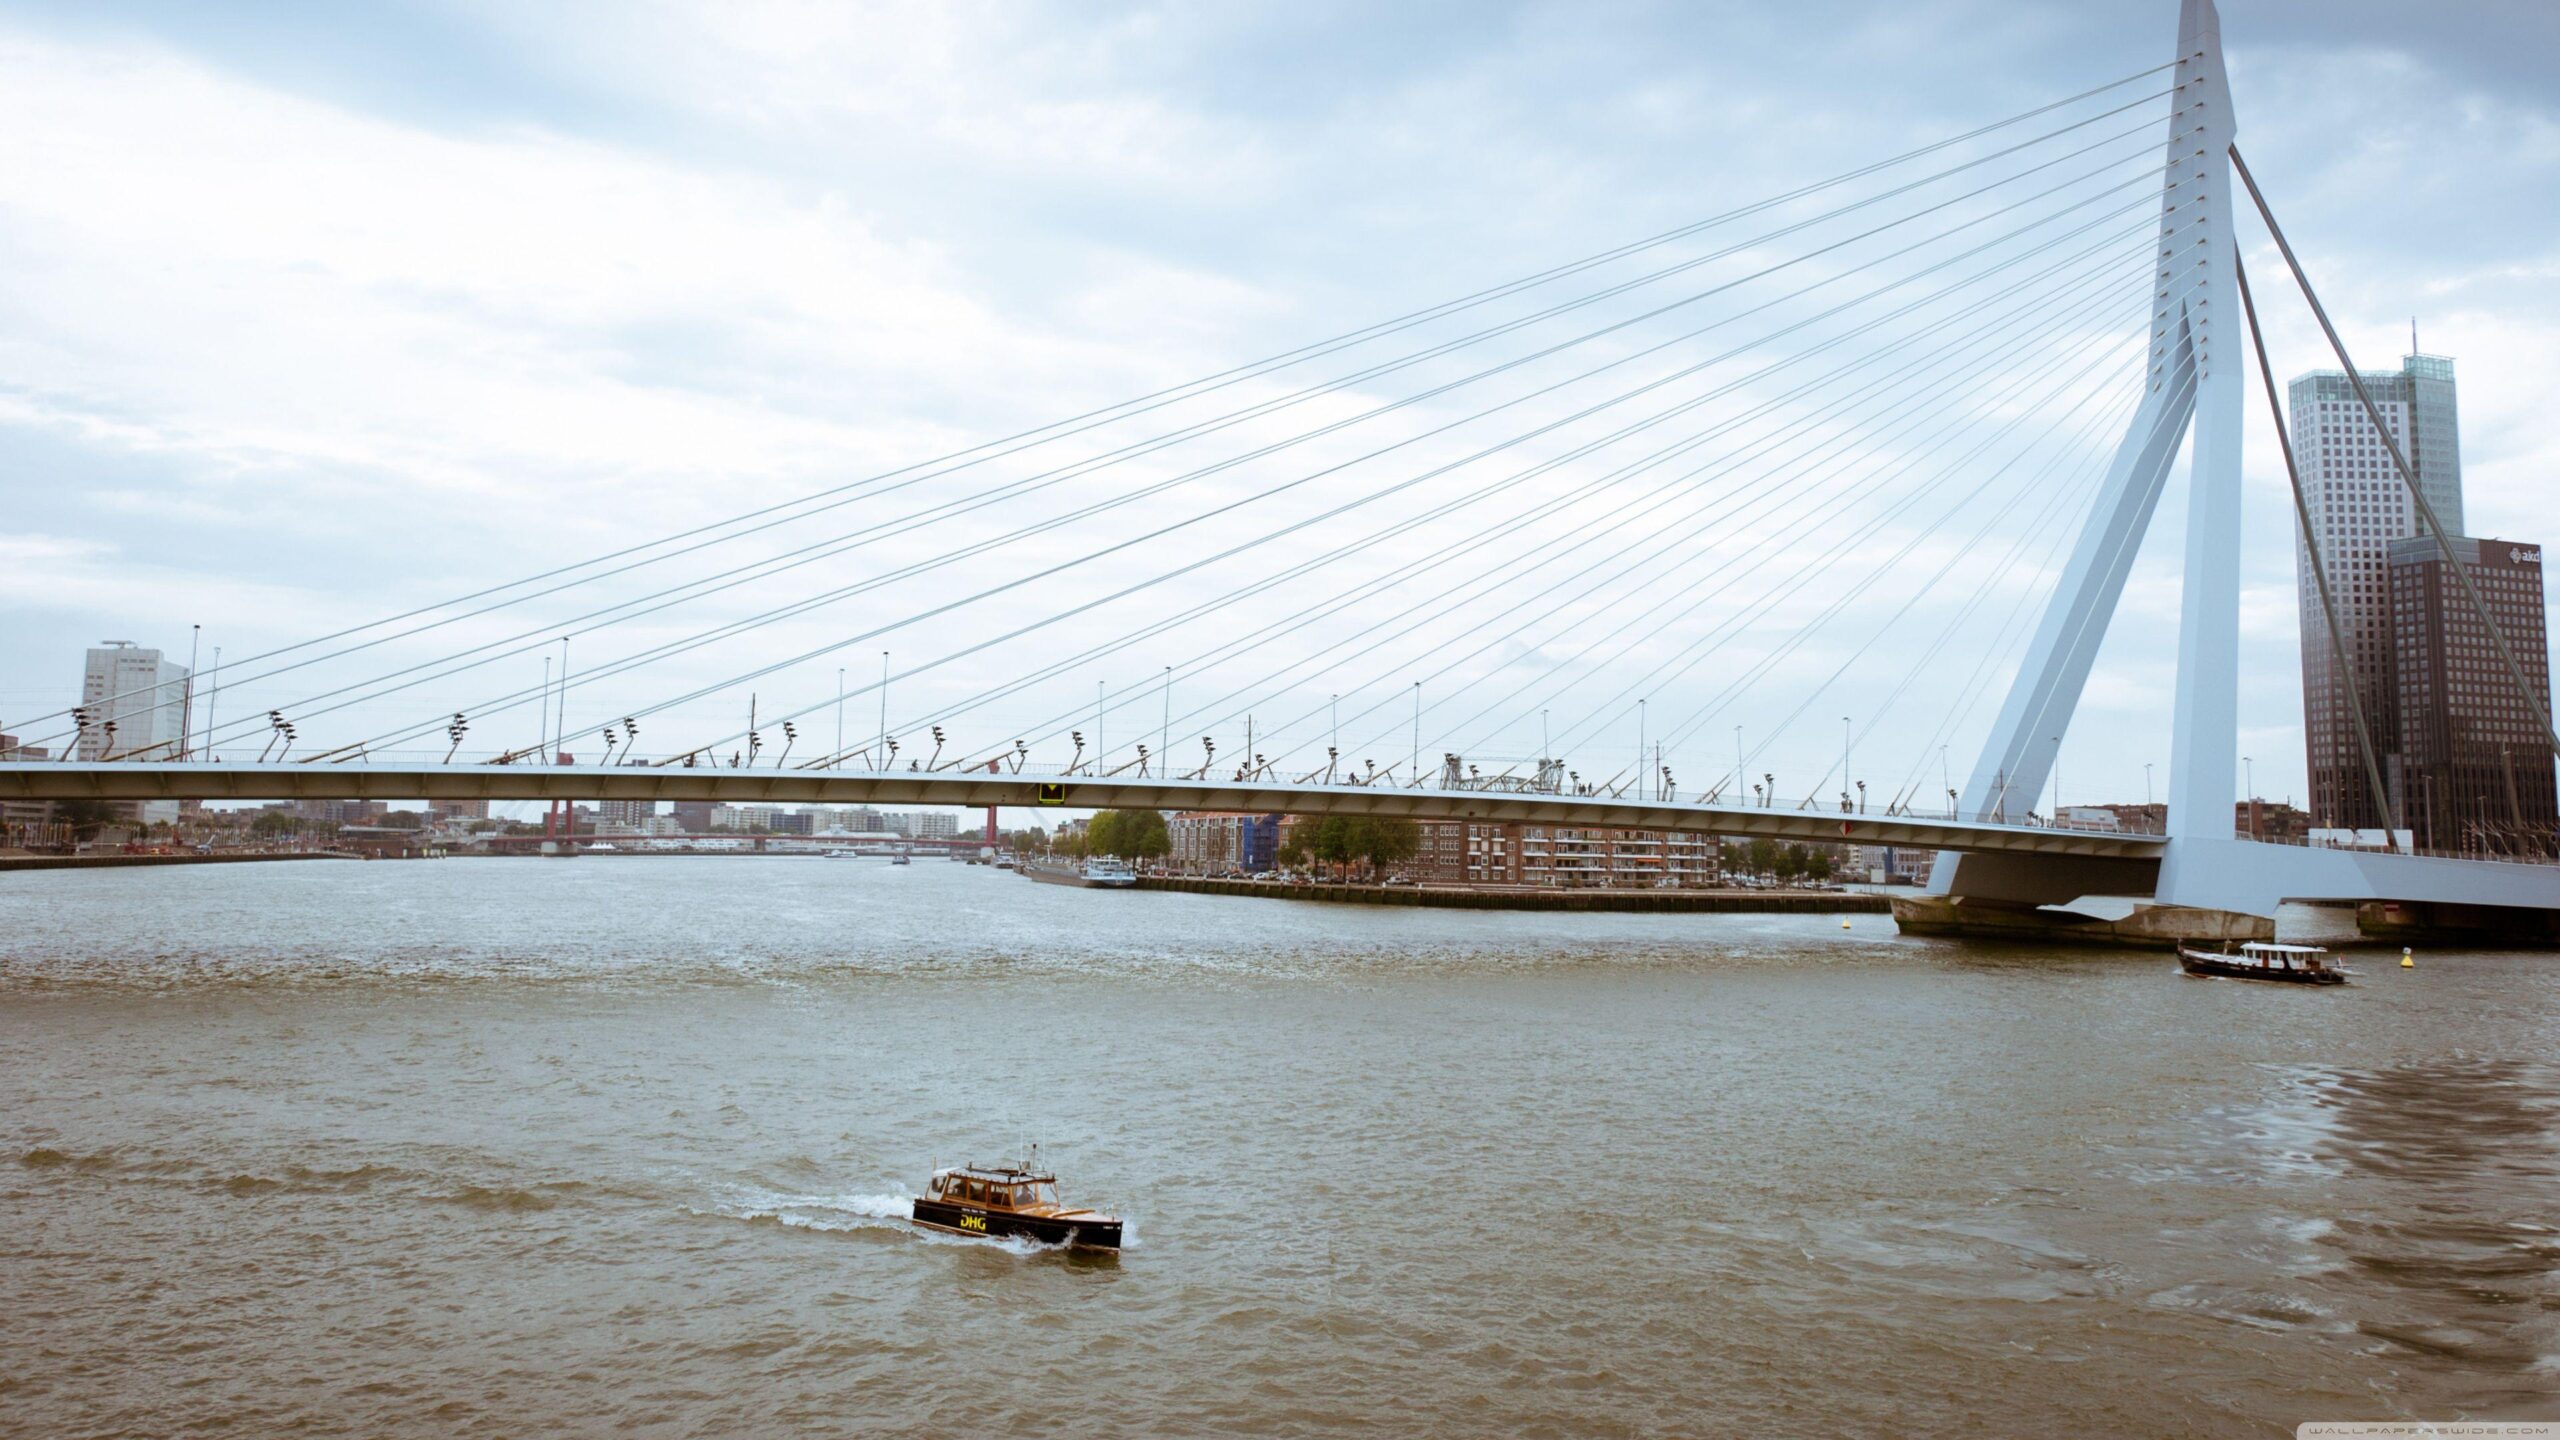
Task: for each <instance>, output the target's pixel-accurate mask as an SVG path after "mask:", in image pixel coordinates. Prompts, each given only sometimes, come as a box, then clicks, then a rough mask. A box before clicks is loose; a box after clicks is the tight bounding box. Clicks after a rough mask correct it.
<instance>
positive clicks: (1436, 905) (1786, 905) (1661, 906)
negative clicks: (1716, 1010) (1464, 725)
mask: <svg viewBox="0 0 2560 1440" xmlns="http://www.w3.org/2000/svg"><path fill="white" fill-rule="evenodd" d="M1138 888H1139V889H1141V890H1175V891H1180V892H1183V893H1185V894H1191V895H1249V896H1255V897H1259V898H1262V899H1266V900H1322V901H1327V902H1330V903H1333V904H1337V905H1419V906H1423V907H1426V908H1431V909H1444V910H1561V911H1595V910H1608V911H1632V912H1636V913H1641V914H1657V915H1686V914H1726V915H1736V914H1750V915H1881V914H1884V913H1885V912H1886V911H1887V910H1889V909H1890V908H1892V907H1891V902H1889V901H1888V900H1886V898H1885V897H1884V896H1882V895H1867V894H1852V893H1849V892H1846V891H1835V890H1458V889H1438V888H1435V887H1432V886H1427V885H1279V884H1273V883H1271V882H1268V881H1262V880H1193V879H1182V878H1166V877H1161V876H1141V877H1140V878H1139V880H1138Z"/></svg>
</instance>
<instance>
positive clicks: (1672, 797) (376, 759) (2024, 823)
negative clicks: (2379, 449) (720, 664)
mask: <svg viewBox="0 0 2560 1440" xmlns="http://www.w3.org/2000/svg"><path fill="white" fill-rule="evenodd" d="M564 753H566V754H568V755H569V756H571V757H572V758H570V759H565V760H560V761H555V762H554V763H555V764H561V765H579V766H583V767H586V768H595V767H601V766H605V765H606V763H607V762H606V761H605V759H604V757H603V756H602V755H600V754H596V753H595V752H594V751H593V750H589V751H586V752H578V751H570V752H564ZM10 758H11V759H12V760H13V761H14V760H16V759H17V757H16V756H14V755H13V756H12V757H10ZM69 758H70V757H45V758H42V759H30V760H28V761H26V762H24V763H31V764H47V763H54V762H55V761H58V760H65V759H69ZM819 758H824V757H823V756H820V757H810V756H793V755H785V754H780V753H760V754H759V755H758V756H757V759H756V763H755V764H753V765H748V764H747V763H746V761H745V756H744V755H743V754H741V755H740V756H739V757H738V763H737V764H735V765H732V764H730V763H729V762H728V760H727V759H726V758H725V757H724V758H722V759H721V760H720V761H719V763H716V764H715V763H713V762H712V761H711V760H710V759H708V758H705V757H700V756H696V757H695V760H694V764H693V765H692V766H691V767H690V768H692V769H696V770H715V771H727V772H736V773H744V772H746V771H749V770H754V771H758V772H762V773H765V774H777V773H780V774H788V773H793V772H798V773H803V774H808V775H813V776H815V775H842V776H847V777H860V776H868V775H877V776H890V775H896V776H901V777H906V776H921V775H940V776H944V777H947V778H950V779H953V780H964V779H968V778H970V777H972V776H985V775H988V774H990V773H991V772H989V771H988V769H987V761H988V759H989V758H991V757H989V756H987V755H985V754H983V753H981V754H978V755H975V756H962V757H959V758H956V759H954V758H941V759H935V757H933V756H931V755H930V754H928V755H924V756H910V755H903V754H902V755H901V756H900V757H899V759H898V763H897V764H895V765H893V766H888V767H882V766H875V765H872V764H869V763H867V762H866V761H864V760H863V759H861V758H860V757H855V758H852V759H839V760H836V761H835V762H834V763H831V764H823V765H820V764H813V763H811V761H812V760H815V759H819ZM993 758H996V759H997V760H998V765H999V768H997V769H996V770H995V771H993V772H992V774H993V775H995V776H996V777H998V778H1007V777H1012V778H1019V777H1024V776H1030V777H1035V778H1039V779H1056V780H1087V781H1090V780H1094V779H1115V780H1121V781H1131V780H1146V779H1160V780H1161V779H1179V780H1200V779H1207V780H1212V781H1218V782H1223V783H1234V784H1264V785H1273V786H1286V787H1290V788H1311V787H1312V788H1325V789H1337V790H1343V791H1358V790H1372V789H1380V788H1385V789H1394V790H1422V791H1432V792H1439V793H1461V792H1466V791H1477V790H1481V791H1484V792H1486V793H1499V794H1502V795H1504V796H1507V797H1513V798H1519V797H1535V796H1537V795H1541V794H1544V795H1553V796H1555V797H1557V798H1559V799H1602V800H1606V799H1633V800H1638V801H1642V800H1646V799H1648V798H1653V799H1658V800H1661V801H1663V802H1667V803H1675V804H1676V803H1683V802H1685V803H1687V804H1691V805H1706V804H1713V805H1716V806H1718V807H1720V808H1727V809H1783V810H1789V811H1799V812H1807V813H1813V814H1819V815H1839V816H1842V817H1843V818H1858V817H1865V818H1870V819H1910V820H1929V821H1951V822H1956V823H1977V824H1990V825H1998V826H2002V827H2005V828H2012V829H2030V830H2048V831H2066V832H2072V833H2078V834H2090V835H2126V836H2156V835H2159V834H2161V833H2162V827H2161V826H2160V825H2158V824H2148V825H2146V824H2126V823H2122V822H2118V823H2115V824H2108V823H2105V822H2103V821H2094V820H2087V819H2079V818H2062V819H2055V818H2053V817H2050V816H2046V815H2043V814H2038V813H2034V812H2027V813H2023V814H1995V815H1966V814H1961V813H1959V812H1958V811H1957V810H1955V809H1952V808H1941V809H1928V808H1925V807H1920V806H1900V807H1894V808H1889V809H1888V808H1883V807H1876V806H1872V805H1871V806H1868V807H1865V808H1859V809H1850V810H1843V809H1841V808H1839V807H1838V806H1830V805H1814V804H1798V805H1790V806H1771V805H1738V804H1735V803H1734V802H1733V801H1732V800H1730V799H1725V798H1721V797H1719V798H1718V799H1716V800H1713V801H1710V800H1708V799H1707V798H1706V792H1704V791H1703V790H1681V791H1673V792H1665V793H1662V794H1660V795H1658V796H1654V797H1647V796H1645V795H1643V794H1641V793H1640V792H1638V791H1637V790H1635V789H1634V787H1628V786H1621V787H1617V788H1614V789H1613V788H1610V787H1605V786H1597V785H1593V784H1590V783H1589V782H1582V783H1579V784H1576V783H1567V784H1565V785H1563V786H1560V787H1557V788H1555V789H1550V790H1540V789H1538V788H1536V787H1535V786H1534V785H1528V786H1526V787H1517V786H1506V787H1503V788H1501V789H1500V790H1498V791H1495V790H1493V789H1492V788H1491V787H1487V786H1482V785H1468V784H1465V783H1463V782H1462V783H1460V784H1458V785H1456V786H1451V785H1449V784H1447V783H1446V780H1445V776H1444V774H1443V773H1442V772H1440V771H1437V770H1432V771H1426V772H1425V773H1424V774H1423V775H1421V776H1419V777H1408V776H1403V775H1397V774H1394V773H1393V771H1392V770H1388V769H1381V770H1379V771H1377V772H1376V773H1375V774H1374V775H1372V774H1370V773H1369V772H1367V771H1366V770H1365V769H1363V770H1362V771H1360V772H1358V773H1352V772H1350V771H1348V770H1341V771H1337V773H1336V774H1335V775H1334V776H1332V777H1331V778H1330V779H1328V778H1327V777H1325V776H1324V775H1323V774H1322V773H1321V772H1317V773H1313V774H1310V773H1308V772H1305V771H1301V770H1294V769H1282V768H1280V767H1278V766H1267V767H1265V768H1264V769H1263V770H1262V771H1261V772H1260V774H1259V775H1257V776H1255V777H1252V778H1250V779H1249V778H1248V777H1246V776H1245V775H1243V774H1242V773H1241V772H1240V771H1239V770H1238V769H1237V767H1235V766H1233V765H1223V766H1213V767H1211V769H1210V771H1209V773H1208V774H1207V775H1205V776H1203V775H1202V774H1201V773H1200V767H1198V766H1192V767H1189V768H1185V767H1183V766H1181V765H1180V764H1178V763H1177V764H1176V765H1175V766H1173V767H1172V773H1171V774H1170V775H1167V774H1165V773H1164V771H1163V767H1160V766H1157V765H1156V764H1154V762H1153V761H1152V759H1151V760H1150V761H1149V762H1148V763H1147V765H1146V766H1145V767H1144V768H1143V769H1142V768H1141V766H1140V765H1139V764H1138V763H1136V762H1133V761H1132V762H1123V763H1120V764H1118V765H1107V766H1102V767H1100V768H1099V769H1097V767H1096V766H1095V764H1094V763H1093V762H1091V761H1085V762H1082V763H1079V764H1075V765H1060V764H1055V763H1047V764H1044V763H1040V762H1038V761H1035V760H1031V759H1027V758H1023V757H1019V756H1011V755H1008V756H1002V757H993ZM126 759H130V760H132V761H133V762H134V763H146V762H147V763H151V764H155V765H163V766H167V765H176V766H182V767H185V768H196V767H203V768H205V769H208V770H212V769H221V768H227V767H235V766H240V765H246V764H257V763H259V762H260V760H261V755H260V754H259V753H258V752H256V751H247V750H244V748H242V747H231V746H226V747H224V748H223V749H221V750H219V751H215V752H212V753H202V754H197V755H193V756H189V757H186V758H185V759H182V760H174V761H170V760H150V759H149V758H148V757H119V761H122V760H126ZM264 759H265V761H266V763H270V764H282V765H291V766H294V767H296V768H302V767H308V768H309V769H311V770H314V771H326V770H338V771H343V772H346V773H349V774H359V773H362V772H365V771H368V770H377V769H379V770H421V769H432V768H439V767H442V766H446V765H453V766H476V765H487V764H489V763H490V762H491V757H490V756H489V755H488V754H487V753H486V752H482V753H480V754H476V755H475V754H471V753H467V752H457V753H454V754H452V755H450V756H448V754H447V752H446V751H443V750H373V751H367V752H363V753H360V754H351V755H344V756H339V755H329V756H326V757H307V756H297V755H292V754H285V755H281V756H278V755H266V756H265V757H264ZM684 760H685V755H684V753H683V752H677V753H673V754H668V753H642V754H638V755H633V754H629V753H627V752H616V753H615V754H614V756H613V758H612V760H611V762H610V768H614V769H624V768H628V769H634V770H677V769H683V768H687V767H686V766H685V765H684V763H683V762H684ZM928 760H932V761H933V763H932V765H931V766H930V768H928V766H927V763H926V762H927V761H928ZM108 763H118V762H108ZM512 763H513V764H514V765H517V766H521V767H524V768H526V769H540V768H543V762H542V759H541V757H540V756H538V755H527V756H523V757H521V758H518V759H516V760H515V761H513V762H512ZM1398 768H1400V767H1398ZM810 803H820V804H823V803H828V802H810ZM899 803H902V804H916V803H926V802H916V801H903V802H899ZM2253 838H2255V839H2257V840H2259V841H2260V842H2261V843H2264V844H2269V845H2287V846H2294V847H2298V848H2306V849H2327V850H2348V851H2362V852H2367V853H2373V854H2389V853H2393V852H2391V851H2390V850H2388V849H2387V848H2385V847H2382V846H2377V845H2357V844H2342V843H2339V842H2336V841H2333V840H2330V839H2328V838H2326V837H2315V836H2307V835H2299V834H2284V835H2260V836H2256V837H2253ZM2406 853H2414V854H2418V855H2424V856H2430V857H2435V858H2440V859H2448V860H2471V861H2480V862H2486V863H2492V864H2503V865H2535V866H2551V865H2554V864H2560V858H2555V857H2553V856H2549V855H2532V854H2517V853H2512V852H2505V851H2498V850H2492V849H2488V848H2486V847H2483V846H2473V847H2471V848H2458V847H2456V848H2445V847H2428V846H2420V847H2417V848H2416V849H2415V850H2414V851H2411V852H2406Z"/></svg>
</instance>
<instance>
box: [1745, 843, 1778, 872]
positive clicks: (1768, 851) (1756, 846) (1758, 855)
mask: <svg viewBox="0 0 2560 1440" xmlns="http://www.w3.org/2000/svg"><path fill="white" fill-rule="evenodd" d="M1777 872H1778V842H1777V841H1775V840H1769V839H1760V840H1754V841H1752V842H1751V873H1752V874H1754V875H1774V874H1776V873H1777Z"/></svg>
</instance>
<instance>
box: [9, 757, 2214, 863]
mask: <svg viewBox="0 0 2560 1440" xmlns="http://www.w3.org/2000/svg"><path fill="white" fill-rule="evenodd" d="M0 799H10V800H74V799H99V800H715V801H720V802H723V803H726V804H732V805H785V804H797V805H813V804H814V805H876V806H910V805H953V806H965V807H971V808H977V807H983V806H988V805H1003V806H1013V807H1019V808H1022V809H1026V810H1037V809H1055V808H1060V807H1071V808H1075V809H1087V810H1121V809H1128V810H1247V811H1256V812H1263V813H1271V812H1277V813H1280V814H1289V815H1384V816H1394V817H1399V818H1404V819H1411V820H1474V821H1479V822H1484V823H1503V822H1516V823H1520V824H1528V825H1574V826H1605V827H1614V828H1621V829H1631V830H1698V831H1706V832H1709V833H1712V834H1716V835H1724V836H1731V837H1734V838H1737V839H1760V838H1767V839H1771V840H1798V841H1821V842H1825V843H1831V844H1839V843H1850V844H1859V845H1897V846H1910V847H1915V848H1920V849H1928V850H1960V851H1965V852H1969V853H1981V854H1998V855H2036V856H2054V857H2058V856H2074V857H2083V858H2086V859H2091V860H2101V861H2105V860H2112V861H2132V862H2150V863H2151V864H2153V865H2156V864H2157V862H2158V860H2159V858H2160V854H2161V848H2162V845H2163V843H2164V842H2163V841H2162V840H2161V838H2160V837H2159V836H2156V835H2125V834H2116V833H2111V832H2107V831H2095V830H2072V829H2054V828H2047V827H2044V826H2035V825H2003V824H1994V823H1989V822H1984V821H1975V820H1945V819H1929V818H1926V817H1921V816H1912V815H1843V814H1840V813H1838V812H1837V811H1819V810H1780V809H1775V808H1768V809H1763V808H1759V807H1756V806H1748V805H1702V804H1697V803H1694V802H1684V801H1677V800H1631V799H1625V798H1613V797H1610V796H1606V795H1549V794H1541V793H1534V792H1533V793H1520V792H1511V791H1490V790H1440V789H1432V788H1427V787H1426V788H1405V787H1391V786H1386V785H1342V784H1335V785H1315V784H1308V785H1297V784H1285V783H1272V782H1259V783H1245V782H1241V781H1235V780H1181V779H1172V778H1164V779H1151V778H1146V777H1132V776H1125V775H1123V776H1108V777H1100V778H1097V777H1093V776H1089V775H1078V776H1064V775H1055V774H1049V775H1044V774H1040V773H1037V772H1035V771H1028V770H1026V771H1024V772H1022V773H1020V774H1001V773H999V774H989V773H987V772H986V771H983V770H980V771H972V772H960V771H951V770H945V771H940V772H925V771H916V770H887V771H881V770H743V769H741V770H727V769H722V770H715V769H710V768H707V767H706V768H699V769H692V770H685V769H672V768H657V767H652V766H641V765H630V766H605V765H548V766H546V765H434V764H424V765H419V764H403V765H383V764H346V765H339V764H302V763H284V764H276V763H268V764H235V763H210V762H189V761H108V762H81V761H63V762H50V761H33V762H26V763H13V764H0Z"/></svg>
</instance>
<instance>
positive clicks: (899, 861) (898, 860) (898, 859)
mask: <svg viewBox="0 0 2560 1440" xmlns="http://www.w3.org/2000/svg"><path fill="white" fill-rule="evenodd" d="M889 863H890V864H892V865H904V864H906V863H907V852H906V851H904V850H901V851H899V852H898V853H897V854H895V855H892V856H890V857H889Z"/></svg>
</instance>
